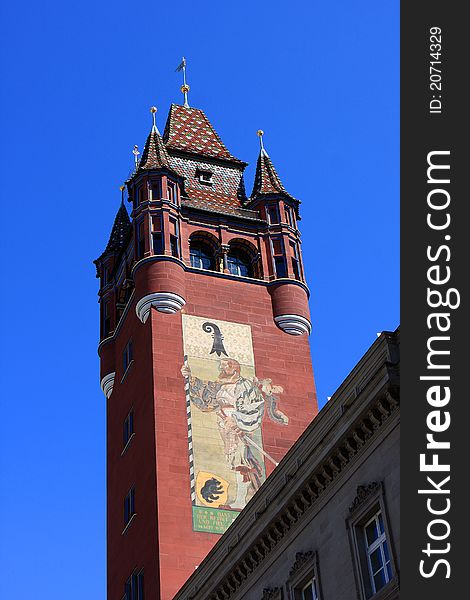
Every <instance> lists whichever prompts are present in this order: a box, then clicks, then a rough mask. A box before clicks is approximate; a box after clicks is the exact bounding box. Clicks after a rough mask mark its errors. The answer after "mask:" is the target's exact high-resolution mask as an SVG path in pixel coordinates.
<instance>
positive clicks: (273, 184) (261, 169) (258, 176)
mask: <svg viewBox="0 0 470 600" xmlns="http://www.w3.org/2000/svg"><path fill="white" fill-rule="evenodd" d="M263 134H264V132H263V131H262V130H261V129H260V130H259V131H258V136H259V140H260V146H261V147H260V152H259V156H258V162H257V163H256V173H255V182H254V185H253V191H252V192H251V197H250V200H255V199H257V198H259V197H260V196H274V195H276V196H279V195H281V196H284V197H287V198H289V199H290V200H293V201H294V202H298V200H297V199H296V198H294V197H293V196H291V195H290V194H289V193H288V192H287V190H286V188H285V187H284V186H283V185H282V182H281V179H280V177H279V175H278V174H277V171H276V169H275V168H274V165H273V163H272V160H271V158H270V157H269V154H268V153H267V152H266V150H265V148H264V144H263Z"/></svg>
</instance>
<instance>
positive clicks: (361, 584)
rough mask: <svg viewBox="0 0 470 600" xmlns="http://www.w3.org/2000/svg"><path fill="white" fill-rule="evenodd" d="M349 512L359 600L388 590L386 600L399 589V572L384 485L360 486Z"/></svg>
mask: <svg viewBox="0 0 470 600" xmlns="http://www.w3.org/2000/svg"><path fill="white" fill-rule="evenodd" d="M349 512H350V516H349V518H348V519H347V521H346V526H347V529H348V534H349V538H350V542H351V551H352V554H353V556H352V559H353V568H354V573H355V576H356V581H357V584H358V592H359V598H360V600H369V598H373V597H375V595H376V594H377V593H378V592H381V590H383V589H384V588H387V589H388V590H389V592H387V591H386V590H385V589H384V592H383V593H385V594H387V596H386V597H387V598H388V597H389V596H388V594H389V593H392V592H393V590H395V588H396V589H398V587H397V586H398V577H397V575H398V572H397V565H396V563H395V559H394V552H393V535H392V533H393V532H392V530H391V529H390V523H389V521H388V517H387V508H386V501H385V488H384V485H383V483H382V482H376V481H373V482H370V483H368V484H366V485H359V486H358V487H357V495H356V497H355V498H354V501H353V502H352V504H351V506H350V507H349ZM377 597H382V595H381V594H378V596H377Z"/></svg>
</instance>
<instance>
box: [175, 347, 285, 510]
mask: <svg viewBox="0 0 470 600" xmlns="http://www.w3.org/2000/svg"><path fill="white" fill-rule="evenodd" d="M240 371H241V369H240V363H239V362H238V361H236V360H234V359H233V358H222V359H221V360H220V364H219V377H218V378H217V379H216V380H215V381H203V380H202V379H199V378H198V377H193V376H192V374H191V369H190V368H189V366H188V365H187V364H185V365H183V367H182V368H181V373H182V375H183V376H184V377H185V378H187V380H188V381H189V395H190V399H191V402H192V403H193V404H194V405H195V406H197V408H198V409H199V410H201V411H203V412H213V411H214V412H215V413H216V415H217V426H218V429H219V433H220V436H221V438H222V441H223V444H224V453H225V460H226V463H227V466H228V468H229V469H231V470H232V471H234V472H235V477H236V480H237V496H236V498H235V500H234V501H233V502H231V504H230V506H226V507H225V508H232V509H242V508H243V507H244V506H245V505H246V503H247V502H248V500H249V499H250V498H251V497H252V496H253V494H254V493H255V492H256V491H257V490H258V489H259V487H260V485H261V483H262V481H261V477H262V473H263V471H262V468H261V465H260V463H259V461H258V460H257V458H256V457H255V455H254V452H253V448H257V449H258V450H260V447H259V446H258V445H257V444H256V442H255V441H254V440H253V433H254V432H255V431H256V430H258V429H259V427H260V426H261V421H262V419H263V415H264V412H265V410H266V412H267V414H268V416H269V417H270V419H271V420H272V421H274V422H275V423H278V424H280V425H287V424H288V422H289V419H288V417H286V415H284V414H283V413H282V412H281V411H280V410H278V409H277V407H276V404H277V402H278V398H277V397H276V396H277V395H278V394H282V393H283V391H284V390H283V388H282V387H281V386H278V385H273V383H272V380H271V379H263V380H259V379H257V378H253V379H248V378H246V377H242V375H241V373H240ZM261 452H263V451H262V450H261ZM263 453H264V452H263ZM264 454H265V455H266V453H264Z"/></svg>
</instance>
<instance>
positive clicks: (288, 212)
mask: <svg viewBox="0 0 470 600" xmlns="http://www.w3.org/2000/svg"><path fill="white" fill-rule="evenodd" d="M284 209H285V212H286V223H287V224H288V225H289V226H290V227H295V222H294V215H293V214H292V209H291V207H290V206H285V207H284Z"/></svg>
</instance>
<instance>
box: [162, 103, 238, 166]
mask: <svg viewBox="0 0 470 600" xmlns="http://www.w3.org/2000/svg"><path fill="white" fill-rule="evenodd" d="M163 140H164V142H165V146H166V148H167V149H168V150H182V151H184V152H191V153H193V154H199V155H204V156H210V157H212V158H220V159H224V160H231V161H236V162H242V161H240V160H238V159H237V158H235V157H234V156H233V155H232V154H230V152H229V151H228V150H227V148H226V146H225V144H224V143H223V142H222V140H221V139H220V137H219V136H218V134H217V132H216V131H215V129H214V128H213V126H212V124H211V123H210V121H209V119H208V118H207V117H206V115H205V113H204V112H203V111H202V110H201V109H199V108H192V107H186V106H180V105H179V104H172V105H171V108H170V112H169V113H168V119H167V122H166V125H165V131H164V133H163Z"/></svg>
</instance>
